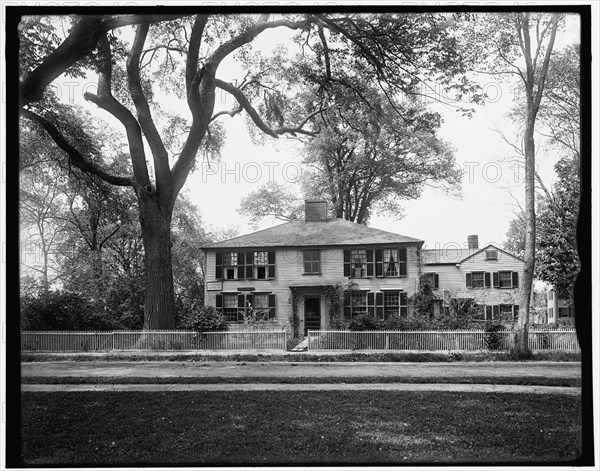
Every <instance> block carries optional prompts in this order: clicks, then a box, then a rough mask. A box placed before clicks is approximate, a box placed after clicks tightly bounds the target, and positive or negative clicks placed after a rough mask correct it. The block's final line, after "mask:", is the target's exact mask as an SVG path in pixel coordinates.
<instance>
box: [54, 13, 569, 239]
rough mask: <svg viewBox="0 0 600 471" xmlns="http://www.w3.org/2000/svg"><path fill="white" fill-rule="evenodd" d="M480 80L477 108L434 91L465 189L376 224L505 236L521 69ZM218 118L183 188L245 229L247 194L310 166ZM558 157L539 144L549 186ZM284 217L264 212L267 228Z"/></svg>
mask: <svg viewBox="0 0 600 471" xmlns="http://www.w3.org/2000/svg"><path fill="white" fill-rule="evenodd" d="M292 34H293V33H292V32H290V31H289V30H286V29H283V28H278V29H275V30H271V31H267V32H265V33H263V34H261V35H260V36H259V37H258V38H257V40H255V41H254V42H253V46H254V47H255V48H256V49H260V50H263V51H265V52H268V51H269V50H271V49H273V48H274V47H277V45H278V44H280V43H282V44H285V43H286V42H287V41H288V40H289V37H290V36H291V35H292ZM559 34H560V35H559V37H558V38H557V42H556V47H562V46H564V45H565V44H569V43H573V42H576V41H577V40H578V36H579V24H578V18H577V17H573V18H572V19H571V21H569V22H568V23H567V27H566V29H565V31H564V32H561V33H559ZM244 74H245V72H244V71H243V70H241V69H240V67H239V65H238V64H237V63H236V62H235V60H234V59H233V58H232V57H230V58H228V59H226V60H225V61H224V62H223V63H222V64H221V66H220V68H219V73H218V77H219V78H222V79H224V80H227V81H233V80H236V79H237V80H240V79H241V78H243V76H244ZM61 80H62V82H61V81H60V80H59V81H58V82H57V86H58V87H59V91H60V93H61V95H62V99H63V100H74V101H75V102H76V103H78V104H79V105H81V106H83V107H84V108H85V109H87V110H89V111H90V112H92V113H93V114H94V115H96V116H99V117H100V118H102V119H104V120H106V121H107V122H109V123H112V125H114V126H115V127H116V129H118V130H122V126H121V125H120V123H118V122H116V121H115V120H114V119H111V117H110V115H108V113H106V112H104V111H102V110H99V109H98V108H96V106H95V105H93V104H92V103H90V102H86V101H85V100H83V98H82V97H83V92H85V91H86V89H87V88H88V87H91V90H92V91H94V90H93V88H94V87H95V83H96V79H95V78H94V77H91V76H90V77H88V78H87V79H86V80H85V81H82V82H78V83H76V84H75V85H73V84H72V79H65V78H62V79H61ZM481 80H482V81H481V85H482V86H483V88H484V90H485V91H486V92H487V94H488V100H487V102H486V104H485V106H477V105H473V106H474V108H475V113H474V115H473V116H472V117H471V118H468V117H464V116H462V115H461V114H460V113H457V112H456V110H455V108H453V107H451V106H448V105H444V104H440V103H437V102H433V101H432V102H431V103H430V104H429V105H430V107H431V108H432V110H434V111H437V112H439V113H440V114H441V115H442V118H443V125H442V127H441V128H440V130H439V136H440V137H442V138H444V139H445V140H447V141H448V142H449V143H450V144H451V145H452V146H453V147H454V148H455V157H456V162H457V165H458V166H459V168H461V169H462V170H463V171H464V175H463V183H462V192H461V195H460V196H454V195H450V194H446V193H443V192H441V191H439V190H435V189H425V190H424V191H423V192H422V194H421V195H420V196H419V197H418V198H415V199H413V200H409V201H405V202H403V206H404V217H390V215H377V214H373V216H372V217H371V219H370V221H369V225H370V226H372V227H375V228H378V229H382V230H386V231H390V232H395V233H399V234H403V235H406V236H409V237H414V238H417V239H421V240H423V241H425V245H426V247H428V248H451V247H456V246H457V245H459V246H464V245H465V244H466V243H467V236H468V235H471V234H477V235H478V236H479V242H480V245H481V246H483V245H485V244H487V243H494V244H496V245H502V243H503V241H504V240H505V234H506V231H507V229H508V225H509V222H510V220H511V219H512V218H513V217H514V214H515V211H516V210H517V208H518V204H517V203H518V202H521V203H522V201H523V198H524V186H523V177H524V170H523V166H522V163H520V161H519V160H518V159H517V156H516V155H515V152H514V150H513V149H512V148H511V147H510V146H509V145H507V144H505V143H503V141H502V139H501V137H500V136H499V134H498V132H497V130H501V131H502V132H503V133H504V134H505V135H506V136H507V137H508V138H509V139H510V140H513V139H515V138H516V136H518V134H517V130H516V129H515V128H514V127H513V125H512V123H511V122H510V120H509V119H507V117H506V113H507V112H508V111H509V110H510V108H511V107H512V106H513V98H514V93H515V90H516V87H515V84H516V78H514V79H512V80H513V81H512V82H508V83H507V82H499V81H498V79H495V78H493V77H491V78H490V76H485V77H483V78H482V79H481ZM69 84H71V85H69ZM155 96H156V97H157V99H159V100H160V101H161V106H162V107H164V108H166V109H167V110H168V111H171V112H174V113H178V114H183V115H184V116H189V110H188V109H187V104H186V103H185V102H184V101H181V100H178V99H175V98H174V97H173V96H167V95H165V94H164V93H161V92H160V91H157V92H156V94H155ZM235 104H236V102H235V100H234V99H233V98H232V97H231V96H230V95H228V94H226V93H225V92H222V91H220V90H218V91H217V99H216V109H215V111H218V110H220V109H231V108H233V107H234V106H235ZM220 121H221V123H222V124H223V125H224V126H225V129H226V132H227V138H226V141H225V146H224V148H223V151H222V157H221V161H220V162H218V163H216V164H215V163H213V164H211V165H210V166H208V165H207V164H206V163H202V164H199V165H197V168H196V170H195V171H194V173H192V174H191V175H190V176H189V178H188V180H187V182H186V185H185V187H184V190H183V191H184V193H185V194H186V195H187V196H188V197H189V199H190V200H191V201H192V202H193V203H195V204H196V205H197V207H198V208H199V210H200V213H201V217H202V219H203V221H204V223H205V225H207V226H208V227H209V228H211V229H214V230H217V231H218V230H220V229H225V230H230V229H233V230H237V232H238V234H240V235H241V234H245V233H249V232H252V231H253V230H254V229H253V228H252V227H251V226H250V224H249V221H248V218H247V217H244V216H242V215H241V214H239V213H238V211H237V208H238V207H239V205H240V201H241V199H242V198H244V197H245V196H247V195H248V194H249V193H251V192H252V191H254V190H256V189H257V188H258V187H259V186H261V185H263V184H265V183H267V182H269V181H272V180H275V181H278V182H280V183H284V184H286V185H295V183H297V181H298V176H299V175H300V173H301V171H302V167H301V165H300V162H301V159H302V156H301V153H300V144H299V143H298V142H297V141H295V140H293V139H290V138H286V137H284V136H282V137H280V138H279V139H272V138H270V137H267V138H266V139H264V142H263V143H262V145H260V144H257V143H255V142H253V141H252V139H251V137H250V134H249V133H248V130H247V127H246V124H245V120H244V119H243V118H242V117H241V116H237V117H235V118H230V117H228V116H225V117H222V118H220ZM515 142H516V141H515ZM150 155H151V154H150V152H149V150H148V156H150ZM556 160H557V157H556V156H555V155H547V154H545V153H544V152H540V153H539V154H538V157H537V165H538V171H539V173H540V175H541V177H542V179H543V180H544V182H545V183H546V185H547V186H551V185H552V182H553V179H554V177H555V175H554V170H553V166H554V163H555V162H556ZM307 196H309V197H310V195H307ZM281 223H282V222H281V221H277V220H274V219H266V220H265V221H264V223H263V224H262V225H261V226H260V228H261V229H262V228H265V227H269V226H272V225H276V224H281Z"/></svg>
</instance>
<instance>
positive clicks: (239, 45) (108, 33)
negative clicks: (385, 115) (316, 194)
mask: <svg viewBox="0 0 600 471" xmlns="http://www.w3.org/2000/svg"><path fill="white" fill-rule="evenodd" d="M65 21H67V22H68V21H69V20H67V19H66V18H65ZM70 21H71V22H70V28H67V36H66V37H65V38H64V39H60V40H56V37H55V36H53V35H55V34H57V33H56V30H54V31H53V30H52V27H53V26H52V25H51V24H50V23H49V21H48V20H47V19H45V18H25V21H24V22H23V23H22V24H21V26H20V28H19V31H18V33H19V35H20V40H21V44H22V45H23V51H22V54H21V57H20V58H21V61H22V63H21V64H19V67H20V71H21V75H20V94H19V98H20V105H21V115H22V116H23V117H24V118H26V119H29V120H31V121H33V122H35V123H37V124H38V125H40V126H41V127H42V128H43V129H44V130H45V131H46V133H47V134H48V135H49V136H50V137H51V138H52V140H53V141H54V142H55V143H56V144H57V145H58V147H59V148H60V149H61V150H62V151H64V152H65V154H66V155H67V156H68V162H69V165H70V166H73V167H77V168H79V169H80V170H81V171H83V172H85V173H89V174H93V175H95V176H96V177H98V178H100V179H101V180H103V181H105V182H106V183H108V184H112V185H116V186H120V187H127V188H130V189H131V190H133V191H132V193H133V194H134V195H135V198H136V200H137V209H138V221H139V223H140V227H141V237H142V241H143V245H144V272H145V276H146V280H145V285H146V298H145V306H144V327H145V328H148V329H156V328H158V329H164V328H172V327H173V326H174V317H173V313H174V311H175V305H174V302H175V288H174V285H173V265H172V257H173V254H172V251H171V224H172V217H173V210H174V207H175V203H176V200H177V197H178V195H179V193H180V191H181V190H182V188H183V186H184V184H185V182H186V180H187V177H188V175H189V173H190V172H191V171H192V170H193V168H194V167H195V165H196V160H197V156H198V154H199V152H200V150H201V149H202V148H205V149H208V151H207V152H209V154H210V155H211V156H213V155H214V152H215V151H216V150H217V149H218V145H219V142H220V136H221V133H220V132H219V128H218V127H215V126H217V125H216V120H217V119H218V118H219V117H221V116H236V115H238V114H241V113H242V112H243V113H245V114H246V115H247V116H248V117H249V121H250V122H251V123H252V126H253V127H256V128H257V129H259V130H260V131H261V132H262V133H264V134H265V135H268V136H271V137H272V138H278V137H279V136H282V135H298V134H301V135H306V136H310V135H315V134H317V133H318V131H319V128H318V127H317V126H316V125H315V123H314V119H313V118H315V117H316V116H317V115H318V114H319V113H320V112H321V111H323V109H324V108H323V107H324V105H325V103H324V102H323V103H321V102H318V103H313V104H312V105H311V107H310V109H304V108H302V106H301V105H302V104H303V103H306V101H303V100H300V99H297V98H299V97H300V96H301V95H302V94H304V93H306V92H307V91H309V92H311V93H312V91H313V90H311V88H312V87H314V86H315V81H314V80H312V81H308V80H295V77H294V76H291V77H289V79H290V80H283V79H282V78H281V77H279V78H277V74H276V73H273V71H274V70H275V69H268V68H263V69H262V70H261V69H260V67H261V64H266V63H265V62H255V63H254V65H255V66H256V67H259V70H258V73H257V74H254V75H252V73H249V74H248V75H246V77H245V79H242V80H240V81H238V82H228V81H226V80H224V79H222V78H220V77H219V71H220V67H221V65H222V64H223V62H224V61H225V60H226V59H228V58H230V57H233V58H234V59H237V60H239V61H241V63H242V64H243V63H244V61H245V60H246V59H248V58H250V56H251V54H252V51H251V44H252V43H253V42H254V41H255V39H256V38H257V37H258V36H259V35H260V34H261V33H264V32H267V31H271V30H275V29H285V30H289V31H297V32H298V33H299V34H298V37H297V40H296V42H295V47H297V48H299V49H304V51H305V52H307V51H308V50H310V51H311V53H310V54H307V56H306V57H307V58H308V57H309V56H310V58H309V59H308V62H307V64H308V65H309V66H310V67H309V68H310V70H308V71H307V72H310V71H311V70H312V72H316V73H317V74H318V76H319V77H320V78H321V79H322V80H323V83H325V82H328V83H335V82H340V83H347V84H349V85H350V86H352V77H353V75H354V74H355V73H356V72H357V71H360V75H361V76H362V77H364V78H365V79H366V80H368V81H369V82H371V83H373V84H377V86H378V87H379V88H380V89H381V91H382V93H384V94H385V95H386V96H388V97H392V98H393V95H397V94H400V93H418V91H417V84H419V83H421V82H422V76H423V74H424V75H427V76H431V75H432V74H433V75H435V78H436V79H437V80H438V82H439V83H441V84H443V86H444V87H446V88H449V89H455V90H458V91H465V90H467V89H470V88H471V86H470V84H468V83H467V82H466V81H465V80H464V77H461V76H460V75H461V72H462V63H461V61H460V60H459V58H458V56H457V54H456V52H455V49H454V47H453V46H454V45H455V39H454V37H453V35H451V34H448V31H447V26H448V25H449V20H448V18H447V17H444V16H440V15H434V14H424V15H406V14H366V13H365V14H361V13H351V14H343V13H314V14H289V15H288V14H285V15H281V16H274V15H269V14H261V15H207V14H197V15H184V14H173V15H171V14H160V15H136V14H131V15H130V14H117V15H111V14H104V15H91V16H81V17H79V16H74V17H72V18H70ZM133 25H135V27H134V31H133V36H132V39H129V37H127V39H125V38H126V36H125V35H122V36H119V34H120V31H123V29H124V28H129V27H131V26H133ZM121 28H123V29H121ZM327 35H328V36H329V38H327ZM130 37H131V36H130ZM46 38H50V40H49V41H48V40H46ZM323 38H325V40H323ZM327 41H329V42H327ZM349 58H350V59H349ZM92 71H93V72H94V73H95V74H96V76H97V79H98V83H97V91H96V93H92V92H91V91H88V92H87V93H86V94H85V98H86V99H87V100H88V101H90V102H91V103H93V104H95V105H96V106H97V107H98V108H99V109H100V110H102V111H101V112H100V111H99V113H108V114H109V115H110V116H112V117H113V118H114V119H116V120H117V121H118V122H119V123H120V124H121V125H122V130H123V131H124V134H125V136H126V138H127V148H126V151H125V152H123V153H122V154H121V157H120V158H123V157H127V158H128V160H129V164H128V165H127V166H124V165H122V166H119V167H118V168H116V169H115V168H111V167H110V165H109V163H110V160H111V159H110V158H107V156H106V155H105V153H104V152H102V151H101V152H98V153H97V152H92V150H91V149H87V148H81V147H80V146H79V144H78V142H77V141H76V140H74V139H73V135H72V134H73V133H77V132H79V133H81V134H83V135H84V134H85V132H86V130H85V127H84V126H82V125H81V123H78V122H77V121H76V119H75V118H76V117H75V116H74V114H73V112H72V110H70V109H69V107H65V106H64V105H61V104H60V103H58V102H57V100H56V97H53V96H52V94H51V93H48V86H49V85H50V84H51V83H52V82H53V81H54V80H56V79H57V78H58V77H59V76H60V75H61V74H63V73H67V74H69V73H71V74H82V73H88V72H92ZM275 72H276V70H275ZM303 76H304V77H306V78H310V74H309V73H305V74H303ZM263 77H264V78H265V79H263ZM267 77H275V84H269V83H268V80H266V78H267ZM161 83H169V84H171V85H172V87H167V88H166V90H168V91H172V92H173V95H172V97H173V98H174V99H175V98H177V97H182V98H185V101H186V103H187V108H188V116H187V117H185V121H182V120H181V119H180V118H176V119H169V118H166V119H164V120H162V121H161V118H160V116H161V115H160V113H161V110H160V107H157V106H156V103H155V96H154V91H155V88H156V87H158V86H159V85H160V84H161ZM217 90H222V91H223V92H225V93H228V94H229V95H231V96H232V97H233V98H234V99H235V100H236V101H237V105H236V106H235V107H234V108H233V109H231V110H219V109H217V108H216V105H215V104H216V99H215V97H216V94H217ZM284 91H285V93H284V95H283V96H282V95H281V93H283V92H284ZM283 97H285V99H283ZM389 102H390V103H391V102H392V100H390V101H389ZM176 129H181V130H182V131H183V132H182V135H179V133H178V131H176ZM148 151H149V152H148ZM149 162H151V164H149Z"/></svg>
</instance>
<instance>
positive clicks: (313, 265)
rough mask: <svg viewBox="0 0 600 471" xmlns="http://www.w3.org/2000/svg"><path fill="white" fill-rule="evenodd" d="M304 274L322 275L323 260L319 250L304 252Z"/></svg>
mask: <svg viewBox="0 0 600 471" xmlns="http://www.w3.org/2000/svg"><path fill="white" fill-rule="evenodd" d="M304 273H305V274H307V275H319V274H321V259H320V253H319V250H305V251H304Z"/></svg>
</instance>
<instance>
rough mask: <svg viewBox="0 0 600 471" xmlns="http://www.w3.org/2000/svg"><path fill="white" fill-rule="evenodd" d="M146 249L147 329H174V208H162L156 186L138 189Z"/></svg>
mask: <svg viewBox="0 0 600 471" xmlns="http://www.w3.org/2000/svg"><path fill="white" fill-rule="evenodd" d="M138 202H139V206H140V223H141V226H142V238H143V241H144V251H145V257H144V258H145V268H146V301H145V307H144V330H168V329H173V328H174V308H175V301H174V294H173V265H172V260H171V245H172V243H171V214H172V210H171V209H164V208H161V205H160V204H159V198H158V197H157V194H156V192H155V190H154V189H153V188H150V189H148V190H147V189H141V190H139V191H138Z"/></svg>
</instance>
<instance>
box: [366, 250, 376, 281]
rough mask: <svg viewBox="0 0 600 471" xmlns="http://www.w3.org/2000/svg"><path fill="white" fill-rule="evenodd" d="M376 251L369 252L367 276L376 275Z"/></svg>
mask: <svg viewBox="0 0 600 471" xmlns="http://www.w3.org/2000/svg"><path fill="white" fill-rule="evenodd" d="M373 252H374V250H367V276H373V275H374V274H375V260H374V253H373Z"/></svg>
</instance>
